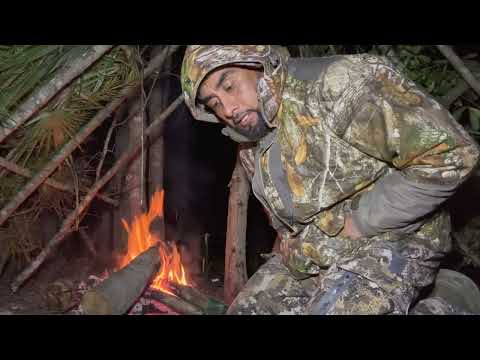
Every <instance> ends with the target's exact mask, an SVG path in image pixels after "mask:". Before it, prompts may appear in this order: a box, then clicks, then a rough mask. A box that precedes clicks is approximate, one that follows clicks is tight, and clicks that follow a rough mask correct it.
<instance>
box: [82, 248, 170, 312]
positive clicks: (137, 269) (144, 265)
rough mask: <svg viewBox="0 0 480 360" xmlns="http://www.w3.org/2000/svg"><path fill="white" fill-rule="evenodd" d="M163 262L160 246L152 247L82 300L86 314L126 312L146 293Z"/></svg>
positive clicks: (89, 292)
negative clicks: (161, 260)
mask: <svg viewBox="0 0 480 360" xmlns="http://www.w3.org/2000/svg"><path fill="white" fill-rule="evenodd" d="M159 264H160V253H159V249H158V247H157V246H152V247H151V248H150V249H148V250H147V251H145V252H143V253H142V254H140V255H138V256H137V257H136V258H135V259H133V260H132V261H131V262H130V263H129V264H128V265H127V266H125V267H124V268H123V269H121V270H119V271H117V272H115V273H113V274H112V275H110V277H108V278H107V279H106V280H104V281H102V282H101V283H100V284H98V285H97V286H96V287H95V288H93V289H91V290H90V291H88V292H87V293H86V294H85V295H84V296H83V298H82V301H81V303H80V305H81V307H82V310H83V311H84V313H85V314H86V315H122V314H125V313H126V312H127V311H128V309H129V308H130V307H131V306H132V305H133V304H134V303H135V301H136V300H137V299H138V298H139V297H140V296H141V295H142V293H143V291H144V290H145V288H146V286H147V285H148V284H149V282H150V281H151V279H152V277H153V276H154V275H155V273H156V272H157V270H158V267H159Z"/></svg>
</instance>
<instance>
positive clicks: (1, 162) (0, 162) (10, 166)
mask: <svg viewBox="0 0 480 360" xmlns="http://www.w3.org/2000/svg"><path fill="white" fill-rule="evenodd" d="M0 166H2V167H4V168H5V169H7V170H9V171H11V172H14V173H15V174H17V175H20V176H23V177H26V178H31V177H32V176H33V175H32V172H31V171H30V170H29V169H26V168H24V167H21V166H18V165H17V164H15V163H13V162H10V161H8V160H7V159H5V158H3V157H0ZM45 184H46V185H48V186H50V187H52V188H54V189H57V190H60V191H65V192H68V193H70V194H73V195H76V192H75V189H73V188H72V187H71V186H68V185H66V184H63V183H61V182H59V181H56V180H53V179H47V180H45ZM80 191H82V192H84V193H85V192H88V190H87V189H85V188H83V187H81V188H80ZM96 196H97V197H98V198H99V199H101V200H103V201H105V202H106V203H108V204H110V205H113V206H115V207H117V206H118V201H117V200H114V199H111V198H109V197H108V196H105V195H102V194H97V195H96Z"/></svg>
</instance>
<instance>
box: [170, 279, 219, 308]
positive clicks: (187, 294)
mask: <svg viewBox="0 0 480 360" xmlns="http://www.w3.org/2000/svg"><path fill="white" fill-rule="evenodd" d="M168 287H169V289H170V291H171V292H173V293H174V294H175V295H177V296H178V297H180V298H182V299H184V300H186V301H188V302H189V303H191V304H193V305H195V306H197V307H198V308H200V309H201V310H202V312H203V313H204V314H206V315H222V314H225V312H226V311H227V305H226V304H224V303H222V302H220V301H218V300H216V299H213V298H211V297H209V296H207V295H205V294H202V293H201V292H200V291H198V290H197V289H195V288H193V287H191V286H185V285H180V284H175V283H168Z"/></svg>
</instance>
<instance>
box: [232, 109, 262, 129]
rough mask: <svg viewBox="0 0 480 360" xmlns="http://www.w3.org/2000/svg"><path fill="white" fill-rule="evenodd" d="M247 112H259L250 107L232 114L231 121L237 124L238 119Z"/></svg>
mask: <svg viewBox="0 0 480 360" xmlns="http://www.w3.org/2000/svg"><path fill="white" fill-rule="evenodd" d="M249 113H259V112H258V110H255V109H250V110H245V111H242V112H240V113H237V114H235V115H234V116H233V118H232V121H233V123H234V124H235V125H238V124H239V123H240V121H241V120H242V119H243V117H244V116H245V115H247V114H249Z"/></svg>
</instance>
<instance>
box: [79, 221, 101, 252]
mask: <svg viewBox="0 0 480 360" xmlns="http://www.w3.org/2000/svg"><path fill="white" fill-rule="evenodd" d="M78 233H79V234H80V237H81V238H82V240H83V242H84V243H85V245H86V247H87V250H88V252H89V253H90V254H91V255H92V256H93V257H96V256H97V250H96V249H95V245H94V243H93V241H92V238H91V237H90V236H88V234H87V231H86V230H85V229H83V228H80V229H78Z"/></svg>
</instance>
